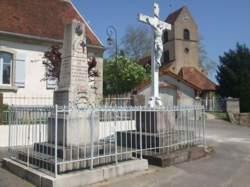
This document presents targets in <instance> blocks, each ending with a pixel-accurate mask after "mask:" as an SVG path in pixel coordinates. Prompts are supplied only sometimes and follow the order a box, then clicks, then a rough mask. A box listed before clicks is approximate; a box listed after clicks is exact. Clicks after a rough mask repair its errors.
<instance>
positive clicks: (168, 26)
mask: <svg viewBox="0 0 250 187" xmlns="http://www.w3.org/2000/svg"><path fill="white" fill-rule="evenodd" d="M153 19H154V18H152V17H149V16H146V15H143V14H138V20H139V21H140V22H142V23H148V21H147V20H153ZM159 24H161V25H162V26H163V28H164V30H165V29H167V30H171V28H172V27H171V24H169V23H166V22H163V21H160V20H159Z"/></svg>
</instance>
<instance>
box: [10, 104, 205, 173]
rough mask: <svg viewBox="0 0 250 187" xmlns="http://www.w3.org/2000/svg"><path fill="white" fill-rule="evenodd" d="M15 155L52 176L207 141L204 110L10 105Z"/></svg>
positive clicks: (193, 107)
mask: <svg viewBox="0 0 250 187" xmlns="http://www.w3.org/2000/svg"><path fill="white" fill-rule="evenodd" d="M8 122H9V126H10V130H9V133H10V134H9V137H10V139H9V150H10V153H11V158H12V159H14V160H16V161H18V162H20V163H23V164H25V165H27V166H28V167H35V168H39V169H40V170H41V171H44V172H45V173H47V174H49V175H53V176H55V177H56V176H57V175H58V174H62V173H64V172H69V171H72V170H78V169H92V168H94V167H97V166H101V165H105V164H110V163H119V162H122V161H126V160H130V159H142V157H143V155H148V154H150V155H151V154H158V153H163V152H166V153H170V152H173V151H176V150H180V149H184V148H187V147H190V146H195V145H205V144H206V142H205V118H204V108H203V107H201V106H192V107H168V108H166V107H165V108H164V107H162V108H156V109H152V108H148V107H95V108H84V109H78V110H71V109H67V108H66V107H57V106H55V107H12V108H11V110H10V111H9V115H8Z"/></svg>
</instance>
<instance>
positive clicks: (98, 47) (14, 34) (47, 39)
mask: <svg viewBox="0 0 250 187" xmlns="http://www.w3.org/2000/svg"><path fill="white" fill-rule="evenodd" d="M0 34H4V35H8V36H15V37H21V38H28V39H32V40H39V41H45V42H51V43H63V40H57V39H52V38H47V37H39V36H33V35H28V34H20V33H15V32H7V31H0ZM87 47H90V48H96V49H103V50H105V48H104V47H103V46H98V45H92V44H87Z"/></svg>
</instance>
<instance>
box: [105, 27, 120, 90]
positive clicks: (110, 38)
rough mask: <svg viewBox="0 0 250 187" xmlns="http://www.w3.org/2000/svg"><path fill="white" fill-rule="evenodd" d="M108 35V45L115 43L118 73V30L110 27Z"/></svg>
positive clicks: (107, 30) (107, 31)
mask: <svg viewBox="0 0 250 187" xmlns="http://www.w3.org/2000/svg"><path fill="white" fill-rule="evenodd" d="M106 33H107V35H108V38H107V43H108V45H109V46H112V45H113V43H114V42H115V71H116V69H117V63H118V62H117V61H118V44H117V30H116V28H115V27H114V26H113V25H110V26H108V27H107V29H106ZM113 36H114V39H115V41H114V39H113ZM115 80H116V79H115ZM114 82H115V84H116V81H114ZM116 90H117V89H116Z"/></svg>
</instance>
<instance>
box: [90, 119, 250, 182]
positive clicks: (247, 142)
mask: <svg viewBox="0 0 250 187" xmlns="http://www.w3.org/2000/svg"><path fill="white" fill-rule="evenodd" d="M206 124H207V133H206V134H207V137H208V144H210V145H213V146H214V148H215V150H216V153H214V154H213V155H211V156H209V157H206V158H203V159H200V160H196V161H193V162H187V163H182V164H178V165H176V166H172V167H168V168H164V169H162V168H158V167H152V166H151V167H150V168H149V170H148V171H146V172H142V173H139V174H138V173H137V174H130V175H127V176H123V177H120V178H117V179H113V180H110V181H106V182H103V183H100V184H95V185H92V186H98V187H116V186H119V187H149V186H150V187H250V128H247V127H240V126H235V125H232V124H230V123H227V122H224V121H219V120H210V121H207V123H206Z"/></svg>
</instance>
